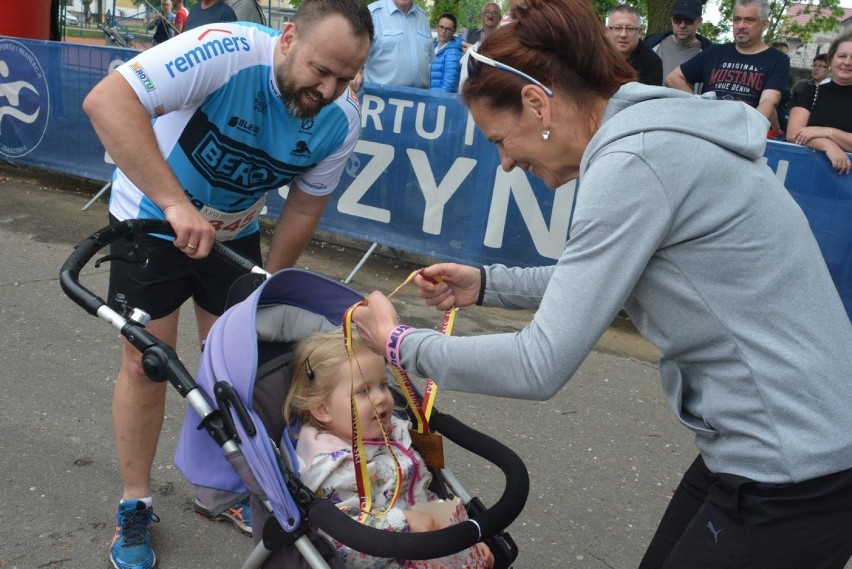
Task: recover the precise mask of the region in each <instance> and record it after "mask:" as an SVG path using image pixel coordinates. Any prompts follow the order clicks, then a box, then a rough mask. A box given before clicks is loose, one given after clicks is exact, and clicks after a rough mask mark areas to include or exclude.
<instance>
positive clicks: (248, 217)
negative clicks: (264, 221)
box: [199, 196, 266, 241]
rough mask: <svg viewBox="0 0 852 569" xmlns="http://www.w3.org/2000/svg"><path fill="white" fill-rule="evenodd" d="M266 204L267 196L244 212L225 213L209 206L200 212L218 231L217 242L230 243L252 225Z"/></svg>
mask: <svg viewBox="0 0 852 569" xmlns="http://www.w3.org/2000/svg"><path fill="white" fill-rule="evenodd" d="M265 204H266V196H263V197H262V198H260V199H259V200H257V201H256V202H254V205H252V206H251V207H250V208H248V209H244V210H242V211H231V212H224V211H219V210H218V209H213V208H212V207H210V206H209V205H206V206H204V207H203V208H201V210H200V212H199V213H201V215H203V216H204V217H205V218H206V219H207V221H209V222H210V225H212V226H213V228H214V229H215V230H216V240H217V241H230V240H231V239H233V238H235V237H236V236H237V235H239V234H240V232H241V231H242V230H243V229H245V228H246V227H248V226H249V225H251V223H252V222H253V221H255V220H256V219H257V218H258V217H260V212H261V211H262V210H263V206H264V205H265Z"/></svg>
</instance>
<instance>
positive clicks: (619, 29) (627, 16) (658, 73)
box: [606, 4, 663, 85]
mask: <svg viewBox="0 0 852 569" xmlns="http://www.w3.org/2000/svg"><path fill="white" fill-rule="evenodd" d="M606 27H607V29H608V30H609V39H611V40H612V44H613V45H614V46H615V49H616V50H617V51H618V52H619V53H620V54H621V55H622V56H624V58H625V59H626V60H627V61H628V62H629V63H630V65H631V66H632V67H633V69H635V70H636V72H637V73H639V82H640V83H644V84H646V85H662V84H663V62H662V60H661V59H660V57H659V56H658V55H657V54H656V53H654V52H653V51H652V50H651V49H650V48H649V47H648V46H647V45H645V42H643V41H642V16H641V15H640V14H639V12H637V11H636V9H635V8H633V7H632V6H627V5H626V4H622V5H621V6H618V7H616V8H614V9H613V10H612V11H611V12H610V13H609V16H607V19H606Z"/></svg>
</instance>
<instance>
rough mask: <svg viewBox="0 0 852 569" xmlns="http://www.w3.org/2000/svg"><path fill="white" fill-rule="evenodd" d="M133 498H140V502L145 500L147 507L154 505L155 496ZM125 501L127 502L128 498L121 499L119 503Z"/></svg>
mask: <svg viewBox="0 0 852 569" xmlns="http://www.w3.org/2000/svg"><path fill="white" fill-rule="evenodd" d="M131 499H135V500H139V501H140V502H144V503H145V507H146V508H150V507H151V506H153V505H154V498H152V497H151V496H146V497H145V498H131ZM125 502H127V500H119V501H118V503H119V504H123V503H125Z"/></svg>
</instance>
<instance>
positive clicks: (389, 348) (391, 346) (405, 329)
mask: <svg viewBox="0 0 852 569" xmlns="http://www.w3.org/2000/svg"><path fill="white" fill-rule="evenodd" d="M413 331H414V328H412V327H411V326H405V325H404V324H400V325H399V326H397V327H396V328H394V329H393V330H391V331H390V333H389V334H388V339H387V342H386V343H385V357H387V360H388V363H389V364H390V365H392V366H394V367H398V368H399V369H404V368H403V367H402V361H401V359H402V358H401V356H400V352H399V348H400V345H401V344H402V339H403V338H405V337H406V336H407V335H408V334H409V333H411V332H413Z"/></svg>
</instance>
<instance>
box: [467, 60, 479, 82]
mask: <svg viewBox="0 0 852 569" xmlns="http://www.w3.org/2000/svg"><path fill="white" fill-rule="evenodd" d="M477 73H479V65H478V62H477V61H476V59H474V58H473V56H472V55H471V56H469V57H468V58H467V76H468V77H473V76H474V75H476V74H477Z"/></svg>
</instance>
